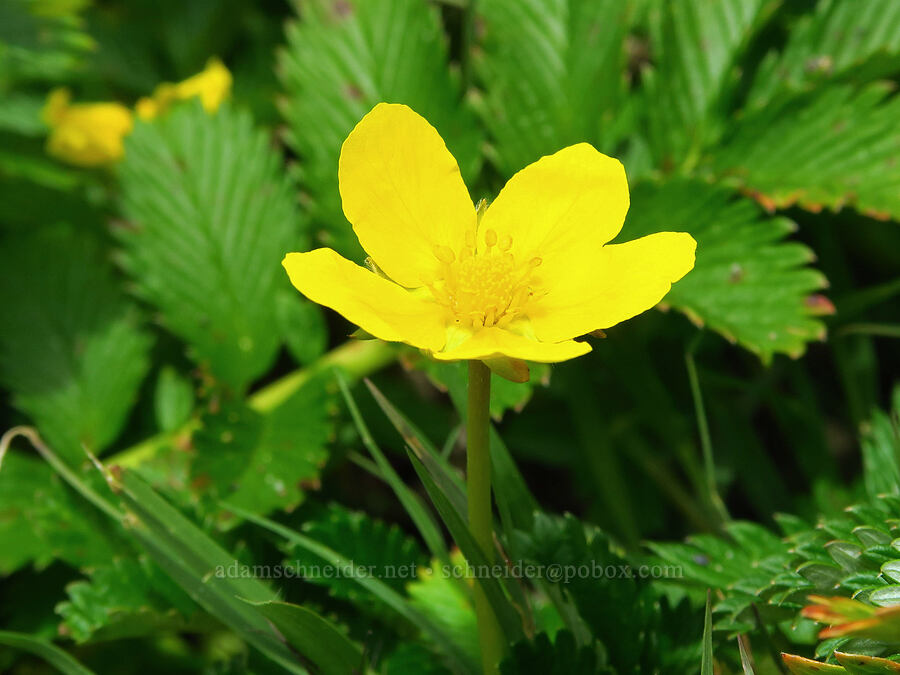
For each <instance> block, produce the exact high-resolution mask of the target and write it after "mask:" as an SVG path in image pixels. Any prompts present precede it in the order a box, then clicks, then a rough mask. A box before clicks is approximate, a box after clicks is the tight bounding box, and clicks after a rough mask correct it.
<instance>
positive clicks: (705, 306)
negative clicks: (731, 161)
mask: <svg viewBox="0 0 900 675" xmlns="http://www.w3.org/2000/svg"><path fill="white" fill-rule="evenodd" d="M794 229H795V226H794V224H793V223H791V221H789V220H787V219H786V218H769V217H766V216H765V215H764V214H763V213H762V212H761V211H760V209H759V208H758V207H757V206H756V205H754V204H753V203H752V202H750V201H749V200H741V199H736V198H735V196H734V195H733V194H732V193H730V192H729V191H728V190H725V189H722V188H718V187H714V186H711V185H708V184H705V183H701V182H698V181H689V180H676V181H671V182H666V183H662V184H659V185H654V184H641V185H639V186H638V187H637V188H636V189H635V190H634V192H633V194H632V198H631V209H630V211H629V213H628V217H627V219H626V222H625V226H624V228H623V229H622V235H620V239H626V240H630V239H634V238H637V237H639V236H642V235H645V234H649V233H651V232H655V231H659V230H674V231H686V232H689V233H690V234H691V235H693V237H694V238H695V239H696V240H697V262H696V264H695V266H694V269H693V270H692V271H691V272H689V273H688V274H687V276H685V277H684V278H683V279H681V280H680V281H678V282H677V283H676V284H675V285H673V286H672V290H671V291H669V293H668V295H666V297H665V298H664V300H663V302H664V303H665V304H667V305H671V306H673V307H675V308H676V309H679V310H681V311H683V312H684V313H685V314H687V315H688V317H689V318H691V319H692V320H694V321H695V322H696V323H699V324H701V325H706V326H709V327H710V328H712V329H713V330H715V331H717V332H719V333H721V334H722V335H723V336H724V337H726V338H727V339H729V340H731V341H733V342H737V343H738V344H740V345H742V346H744V347H746V348H747V349H749V350H751V351H753V352H754V353H756V354H758V355H759V356H760V358H761V359H763V360H764V361H768V360H770V359H771V358H772V355H773V354H776V353H784V354H789V355H791V356H799V355H800V354H802V353H803V351H804V349H805V346H806V343H807V342H809V341H811V340H819V339H822V337H823V336H824V334H825V327H824V325H823V323H822V322H821V321H820V320H819V319H817V318H816V315H817V314H819V313H820V312H819V311H818V309H817V307H816V306H815V305H814V304H812V303H810V302H809V298H810V294H812V293H814V292H815V291H817V290H819V289H821V288H822V287H823V286H824V285H825V283H826V282H825V279H824V277H823V276H822V275H821V274H820V273H819V272H817V271H816V270H813V269H810V268H808V267H806V264H807V263H808V262H810V260H812V259H813V255H812V253H811V251H810V250H809V249H808V248H806V247H805V246H803V245H802V244H799V243H795V242H786V241H784V238H785V236H786V235H787V234H788V233H789V232H791V231H793V230H794Z"/></svg>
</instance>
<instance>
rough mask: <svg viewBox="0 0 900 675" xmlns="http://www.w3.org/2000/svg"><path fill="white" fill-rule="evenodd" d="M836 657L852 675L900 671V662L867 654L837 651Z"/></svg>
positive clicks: (880, 674)
mask: <svg viewBox="0 0 900 675" xmlns="http://www.w3.org/2000/svg"><path fill="white" fill-rule="evenodd" d="M834 658H836V659H837V662H838V663H840V664H841V665H842V666H844V668H845V669H846V671H847V672H848V673H850V675H890V673H900V663H897V662H896V661H889V660H888V659H881V658H878V657H876V656H866V655H865V654H844V653H842V652H835V653H834Z"/></svg>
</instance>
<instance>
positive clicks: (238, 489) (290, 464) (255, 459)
mask: <svg viewBox="0 0 900 675" xmlns="http://www.w3.org/2000/svg"><path fill="white" fill-rule="evenodd" d="M330 381H331V378H330V377H328V375H327V374H319V375H316V376H314V377H313V378H311V379H309V380H308V381H307V382H305V383H304V384H303V385H302V386H301V387H300V388H299V389H297V390H296V391H294V392H293V393H292V394H291V395H290V396H289V397H288V398H287V399H286V400H284V401H283V402H281V403H280V404H279V405H278V406H277V407H275V408H274V409H272V410H270V411H267V412H266V413H261V412H258V411H256V410H254V409H252V408H251V407H250V406H248V405H246V404H245V403H243V402H239V401H235V402H224V403H222V404H221V406H220V407H219V408H218V409H217V410H215V411H210V412H209V413H208V414H207V415H205V416H204V417H203V418H202V424H203V426H202V428H201V429H200V430H199V431H198V432H197V433H195V434H194V437H193V445H194V449H195V452H196V455H195V458H194V461H193V464H192V467H191V475H192V477H193V479H194V483H195V484H196V485H198V486H199V489H200V491H201V494H204V495H205V496H207V497H209V498H211V499H213V500H219V499H227V501H228V502H229V503H230V504H233V505H235V506H239V507H242V508H245V509H248V510H250V511H253V512H255V513H269V512H270V511H273V510H275V509H289V508H293V507H295V506H296V505H298V504H299V503H300V502H301V501H302V500H303V498H304V494H305V492H306V491H307V490H308V489H311V488H312V489H315V488H317V487H318V484H319V474H320V473H321V469H322V467H323V466H324V464H325V462H326V460H327V459H328V452H329V451H328V444H329V441H330V439H331V436H332V434H333V431H334V420H333V412H334V398H333V394H332V392H331V391H330V390H329V389H330V386H331V385H330ZM222 524H223V525H225V526H233V525H236V524H237V522H236V521H234V520H233V519H231V520H223V521H222Z"/></svg>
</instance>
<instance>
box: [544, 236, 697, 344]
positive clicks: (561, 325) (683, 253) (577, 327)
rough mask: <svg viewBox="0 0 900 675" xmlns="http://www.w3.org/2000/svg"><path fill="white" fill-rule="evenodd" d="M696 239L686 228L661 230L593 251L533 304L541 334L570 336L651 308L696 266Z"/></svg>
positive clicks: (549, 337)
mask: <svg viewBox="0 0 900 675" xmlns="http://www.w3.org/2000/svg"><path fill="white" fill-rule="evenodd" d="M696 247H697V242H696V241H694V238H693V237H691V235H689V234H687V233H685V232H657V233H656V234H651V235H648V236H646V237H641V238H640V239H635V240H634V241H629V242H626V243H624V244H610V245H607V246H604V247H602V248H601V249H600V250H599V251H595V252H594V253H593V256H592V258H593V264H592V266H591V267H589V268H581V269H579V270H578V273H577V274H572V275H569V276H567V277H566V278H565V279H563V280H561V281H560V283H558V284H557V285H556V286H553V287H552V288H549V289H547V290H548V293H547V295H546V296H544V297H542V298H540V299H538V300H536V301H535V302H534V303H533V305H531V306H530V307H529V310H528V318H529V320H530V322H531V326H532V328H533V330H534V333H535V335H536V336H537V337H538V338H539V339H541V340H549V341H555V340H566V339H569V338H573V337H577V336H579V335H585V334H587V333H589V332H591V331H592V330H596V329H598V328H608V327H610V326H614V325H615V324H617V323H619V322H621V321H625V320H626V319H630V318H631V317H633V316H635V315H637V314H640V313H641V312H643V311H645V310H648V309H650V308H651V307H653V306H654V305H655V304H657V303H658V302H659V301H660V300H662V299H663V297H664V296H665V294H666V293H668V292H669V288H671V286H672V284H673V283H674V282H676V281H678V280H679V279H680V278H681V277H683V276H684V275H685V274H687V273H688V272H689V271H690V270H691V269H692V268H693V267H694V251H695V249H696Z"/></svg>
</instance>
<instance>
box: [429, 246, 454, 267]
mask: <svg viewBox="0 0 900 675" xmlns="http://www.w3.org/2000/svg"><path fill="white" fill-rule="evenodd" d="M432 250H433V251H434V257H435V258H437V259H438V260H440V261H441V262H442V263H446V264H447V265H449V264H451V263H452V262H454V261H455V260H456V254H454V253H453V249H451V248H450V247H449V246H441V245H440V244H435V246H434V249H432Z"/></svg>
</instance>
